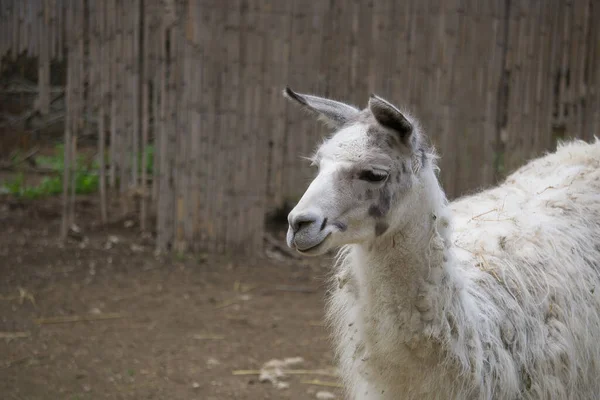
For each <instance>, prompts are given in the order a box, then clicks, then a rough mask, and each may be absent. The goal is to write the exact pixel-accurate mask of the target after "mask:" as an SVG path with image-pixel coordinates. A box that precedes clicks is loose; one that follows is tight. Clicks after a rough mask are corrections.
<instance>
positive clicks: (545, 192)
mask: <svg viewBox="0 0 600 400" xmlns="http://www.w3.org/2000/svg"><path fill="white" fill-rule="evenodd" d="M408 196H410V197H411V198H412V200H410V199H409V200H406V203H407V204H410V205H411V207H410V210H411V211H410V214H409V215H404V216H403V218H404V223H403V224H392V225H393V226H401V228H395V229H394V230H390V231H388V232H387V233H386V234H385V235H384V236H382V237H379V238H377V239H376V240H374V241H373V242H372V243H369V244H365V243H360V244H350V245H346V246H344V247H342V249H341V250H340V253H339V255H338V259H337V263H336V276H337V279H336V282H335V285H334V288H333V290H332V295H331V298H330V301H329V304H328V312H327V315H328V317H329V319H330V321H331V323H332V325H333V327H334V333H335V338H336V345H337V352H338V356H339V362H340V368H341V375H342V377H343V381H344V384H345V387H346V388H347V392H348V395H349V397H350V398H352V399H368V400H376V399H377V400H380V399H499V400H502V399H511V400H512V399H597V398H599V396H600V141H598V140H596V141H595V142H594V143H593V144H587V143H584V142H582V141H574V142H570V143H566V144H562V145H560V146H559V147H558V150H557V151H556V152H554V153H552V154H549V155H546V156H544V157H541V158H538V159H536V160H534V161H532V162H529V163H528V164H527V165H525V166H524V167H522V168H521V169H519V170H518V171H516V172H515V173H513V174H512V175H511V176H509V177H508V179H507V180H506V181H505V182H504V183H503V184H502V185H500V186H499V187H496V188H494V189H490V190H486V191H483V192H481V193H479V194H475V195H472V196H468V197H464V198H461V199H458V200H457V201H454V202H452V203H450V204H448V203H447V201H446V200H445V195H444V193H443V191H442V189H441V188H440V185H439V183H438V180H437V178H436V176H435V173H434V166H433V165H432V163H430V164H429V165H427V166H425V167H423V168H422V169H421V170H420V171H419V172H418V173H417V174H416V180H415V183H414V184H413V187H412V189H411V191H410V193H409V194H408Z"/></svg>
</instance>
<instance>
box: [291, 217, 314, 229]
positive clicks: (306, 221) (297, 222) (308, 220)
mask: <svg viewBox="0 0 600 400" xmlns="http://www.w3.org/2000/svg"><path fill="white" fill-rule="evenodd" d="M315 222H317V218H316V217H315V216H314V215H308V214H301V215H298V216H296V217H295V218H294V219H293V220H292V224H291V225H292V230H293V231H294V233H296V232H298V231H299V230H301V229H302V228H304V227H307V226H310V225H312V224H314V223H315Z"/></svg>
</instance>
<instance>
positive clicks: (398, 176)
mask: <svg viewBox="0 0 600 400" xmlns="http://www.w3.org/2000/svg"><path fill="white" fill-rule="evenodd" d="M403 165H404V164H403ZM396 183H400V174H396Z"/></svg>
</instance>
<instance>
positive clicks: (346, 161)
mask: <svg viewBox="0 0 600 400" xmlns="http://www.w3.org/2000/svg"><path fill="white" fill-rule="evenodd" d="M284 94H285V95H286V97H288V98H289V99H291V100H292V101H294V102H296V103H298V104H299V105H300V106H301V107H302V108H304V109H305V110H307V111H309V112H311V113H313V114H316V115H317V116H318V117H319V119H321V120H323V121H324V122H326V123H327V124H328V125H329V126H331V127H333V128H334V129H335V133H334V135H332V136H331V137H330V138H329V139H327V140H326V141H325V142H324V143H323V144H322V145H321V146H320V147H319V148H318V150H317V151H316V153H315V154H314V156H313V157H312V163H313V164H314V165H316V166H318V169H319V172H318V174H317V176H316V177H315V179H314V180H313V181H312V182H311V184H310V185H309V187H308V189H307V190H306V192H305V193H304V195H303V196H302V198H301V199H300V201H299V202H298V204H297V205H296V207H294V209H293V210H292V211H291V212H290V214H289V216H288V222H289V229H288V233H287V242H288V245H289V246H290V247H292V248H295V249H296V250H297V251H299V252H300V253H303V254H306V255H319V254H323V253H325V252H326V251H328V250H329V249H331V248H333V247H338V246H342V245H345V244H357V243H365V242H371V241H374V240H377V239H378V238H380V237H382V236H383V235H385V234H386V232H389V231H391V230H393V229H394V228H396V227H398V226H399V224H401V223H402V221H403V220H405V219H406V218H405V217H406V216H407V213H408V212H409V211H410V210H414V209H415V208H414V207H415V206H416V205H417V203H418V202H419V198H418V196H415V195H414V193H413V192H414V191H412V190H411V189H412V188H413V186H414V185H415V184H417V183H418V182H419V175H420V173H421V170H422V169H423V167H427V164H428V155H427V153H426V152H425V151H424V149H423V147H422V144H421V142H422V139H421V133H420V130H419V127H418V125H417V124H416V121H414V120H412V118H410V117H409V116H407V115H405V114H404V113H403V112H401V111H400V110H399V109H398V108H396V107H395V106H394V105H392V104H390V103H389V102H387V101H386V100H384V99H382V98H380V97H378V96H375V95H371V98H370V99H369V103H368V106H367V107H366V108H365V109H363V110H359V109H358V108H355V107H353V106H350V105H347V104H343V103H340V102H337V101H334V100H329V99H324V98H320V97H316V96H310V95H304V94H298V93H295V92H293V91H292V90H291V89H289V88H286V90H285V93H284ZM430 169H431V168H430Z"/></svg>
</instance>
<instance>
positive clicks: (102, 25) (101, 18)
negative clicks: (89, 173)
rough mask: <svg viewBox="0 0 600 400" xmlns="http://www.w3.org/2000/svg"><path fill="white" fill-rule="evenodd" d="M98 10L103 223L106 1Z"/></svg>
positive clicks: (103, 210) (104, 210) (103, 212)
mask: <svg viewBox="0 0 600 400" xmlns="http://www.w3.org/2000/svg"><path fill="white" fill-rule="evenodd" d="M97 12H98V42H97V45H98V48H97V51H98V64H99V65H98V80H99V82H98V84H99V90H100V97H99V98H100V101H99V107H98V157H99V168H100V171H99V179H100V182H99V189H100V219H101V221H102V223H103V224H106V223H107V222H108V206H107V199H106V156H105V154H106V132H105V128H106V127H105V121H106V108H105V107H106V95H107V93H106V88H107V85H108V83H109V82H108V81H109V79H110V74H108V73H107V64H108V63H107V62H106V61H107V58H106V52H107V47H108V40H107V34H106V29H107V27H106V21H105V18H106V3H100V4H99V5H98V8H97Z"/></svg>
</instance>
